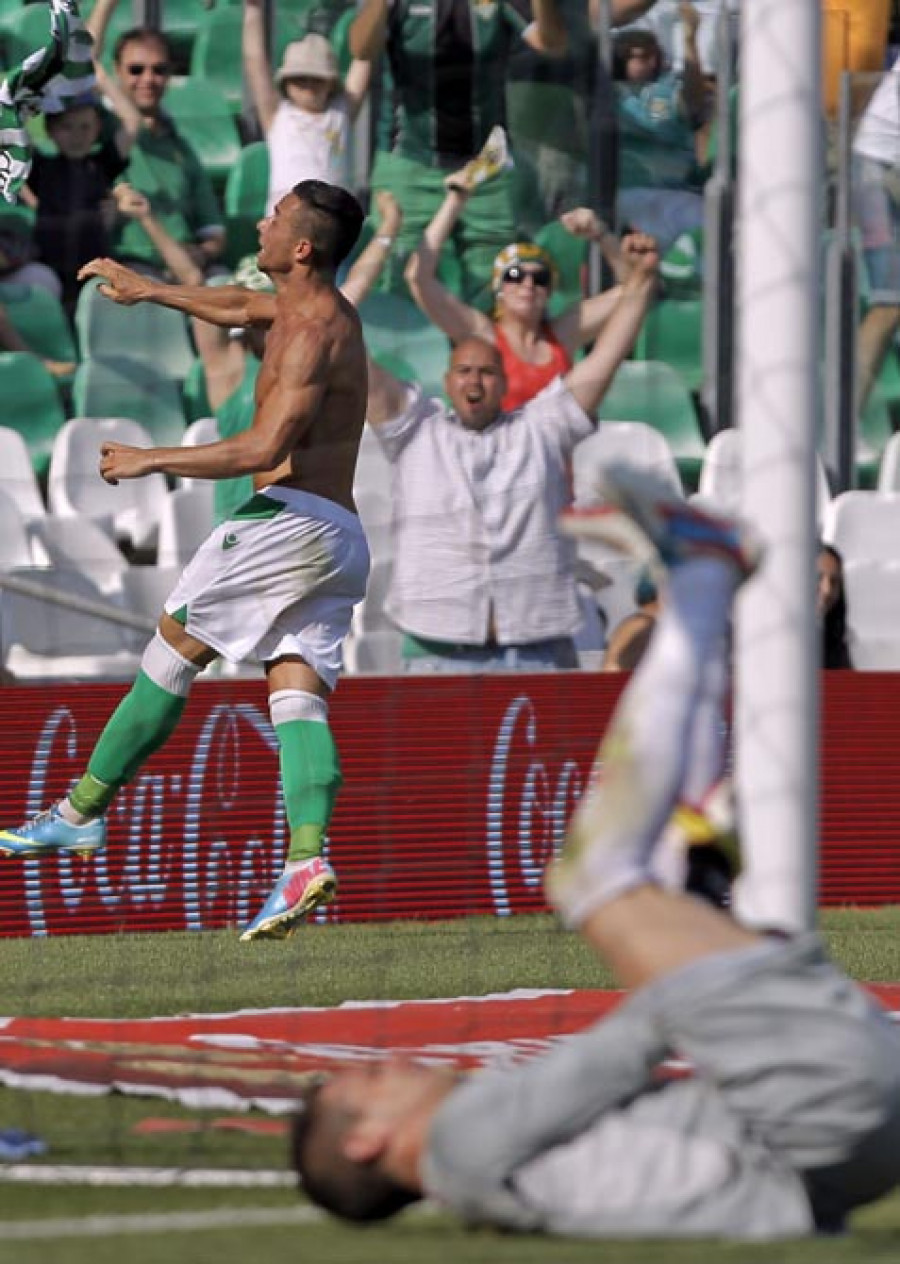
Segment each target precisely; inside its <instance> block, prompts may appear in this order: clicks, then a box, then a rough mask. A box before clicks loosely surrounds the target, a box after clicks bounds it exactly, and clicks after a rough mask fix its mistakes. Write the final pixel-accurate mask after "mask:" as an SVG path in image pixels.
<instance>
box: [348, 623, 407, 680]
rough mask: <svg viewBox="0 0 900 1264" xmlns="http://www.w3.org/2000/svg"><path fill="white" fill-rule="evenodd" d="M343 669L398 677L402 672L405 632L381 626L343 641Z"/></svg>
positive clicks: (352, 673) (364, 673)
mask: <svg viewBox="0 0 900 1264" xmlns="http://www.w3.org/2000/svg"><path fill="white" fill-rule="evenodd" d="M344 668H345V670H346V671H347V672H348V673H349V674H350V675H356V676H396V675H399V674H400V673H401V672H402V671H403V634H402V633H401V632H399V631H398V630H397V629H396V628H380V629H378V630H377V631H374V632H365V633H363V634H362V636H349V637H347V639H346V641H345V642H344Z"/></svg>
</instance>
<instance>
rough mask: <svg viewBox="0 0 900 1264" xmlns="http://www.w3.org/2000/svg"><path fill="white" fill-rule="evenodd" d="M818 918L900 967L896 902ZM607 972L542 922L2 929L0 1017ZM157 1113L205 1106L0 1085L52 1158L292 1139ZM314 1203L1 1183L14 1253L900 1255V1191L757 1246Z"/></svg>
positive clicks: (490, 987) (261, 1156)
mask: <svg viewBox="0 0 900 1264" xmlns="http://www.w3.org/2000/svg"><path fill="white" fill-rule="evenodd" d="M822 925H823V930H824V932H825V934H826V937H827V938H828V940H829V943H830V946H831V949H832V951H833V952H834V954H835V956H836V957H837V958H838V959H839V960H840V961H841V962H843V963H844V964H845V966H846V967H847V968H848V969H849V971H850V972H851V973H852V974H853V975H854V976H855V977H857V978H860V979H864V980H870V981H882V982H892V981H898V980H900V909H883V910H878V911H872V912H858V911H853V910H842V911H834V912H828V913H826V914H824V915H823V919H822ZM611 984H612V981H611V979H610V978H609V976H608V975H607V974H606V973H605V971H604V970H603V968H602V967H600V966H599V965H598V963H597V962H596V961H595V960H594V958H593V957H592V956H591V954H590V953H589V952H588V951H587V950H586V949H585V948H584V946H583V945H582V944H581V943H580V941H579V940H578V939H577V938H576V937H574V936H572V935H569V934H567V933H565V932H563V931H561V930H560V929H559V928H558V927H557V926H556V924H555V923H554V922H553V921H552V920H551V919H549V918H541V917H534V918H531V917H528V918H524V917H523V918H512V919H507V920H498V919H491V918H479V919H472V920H470V921H456V922H444V923H435V924H430V923H404V924H389V925H381V926H346V927H341V926H309V927H304V928H303V929H302V931H301V932H300V933H299V934H297V935H296V936H295V937H294V938H293V939H292V940H290V941H289V942H288V943H287V944H258V945H250V946H248V945H242V944H239V943H238V942H237V938H236V936H234V935H232V934H226V933H214V934H202V935H180V934H157V935H142V936H116V937H95V936H85V937H79V938H58V939H47V940H12V939H10V940H0V1016H2V1015H7V1014H8V1015H14V1014H20V1015H21V1014H27V1015H39V1014H45V1015H56V1014H68V1015H71V1016H94V1017H103V1016H110V1017H137V1016H141V1015H154V1014H172V1013H183V1012H190V1011H193V1012H199V1011H207V1012H222V1011H226V1010H232V1009H239V1008H262V1007H268V1006H279V1005H332V1004H337V1003H339V1002H340V1001H343V1000H347V999H357V1000H365V999H377V998H393V999H405V998H415V997H429V996H458V995H480V994H484V993H487V992H498V991H505V990H508V989H510V988H515V987H564V988H568V987H606V986H611ZM217 1113H219V1114H221V1113H222V1112H217ZM148 1115H152V1116H154V1117H157V1118H159V1117H171V1118H175V1119H190V1120H194V1121H197V1120H200V1121H204V1120H205V1119H206V1118H208V1116H205V1115H204V1113H203V1112H191V1111H188V1110H186V1109H184V1108H182V1107H178V1106H174V1105H170V1104H166V1103H163V1102H160V1101H156V1100H145V1099H135V1098H124V1097H115V1096H114V1097H104V1098H99V1099H96V1098H87V1097H76V1096H63V1095H56V1094H50V1093H35V1092H23V1091H17V1090H12V1089H0V1128H5V1127H22V1128H26V1129H28V1130H30V1131H33V1132H35V1133H37V1134H39V1135H40V1136H42V1137H43V1138H44V1139H45V1140H47V1141H48V1142H49V1144H50V1146H51V1153H50V1155H48V1161H52V1162H55V1163H60V1164H88V1163H92V1164H100V1165H106V1164H111V1165H126V1164H127V1165H131V1164H135V1165H142V1166H144V1165H149V1166H157V1165H158V1166H176V1167H185V1168H197V1167H216V1166H221V1167H240V1168H249V1169H257V1168H259V1169H272V1168H275V1169H280V1168H283V1167H284V1165H285V1156H284V1144H283V1141H281V1140H280V1139H278V1138H271V1137H255V1136H245V1135H240V1134H232V1133H222V1132H218V1131H215V1132H214V1131H213V1130H212V1129H209V1128H205V1127H204V1128H201V1129H200V1130H199V1131H195V1132H191V1133H187V1134H185V1133H177V1134H163V1135H156V1136H151V1137H147V1136H138V1135H135V1134H134V1132H133V1131H132V1127H133V1125H134V1123H135V1122H136V1121H137V1120H139V1119H141V1118H144V1117H146V1116H148ZM236 1212H237V1213H240V1214H242V1215H246V1216H247V1218H248V1219H249V1218H250V1217H251V1216H252V1217H255V1218H257V1219H258V1218H260V1217H261V1218H262V1219H261V1222H259V1223H252V1224H246V1225H243V1226H242V1225H241V1224H240V1223H238V1224H236V1225H235V1224H231V1223H228V1224H221V1225H218V1224H217V1223H216V1218H217V1217H225V1216H233V1214H234V1213H236ZM305 1214H306V1213H305V1212H304V1211H303V1204H302V1202H301V1201H300V1200H299V1199H298V1197H297V1196H296V1194H295V1193H294V1192H293V1191H292V1190H290V1189H268V1190H265V1189H226V1190H216V1189H184V1188H178V1189H152V1188H150V1189H148V1188H125V1189H121V1188H105V1187H101V1188H96V1187H91V1188H88V1187H84V1186H45V1185H39V1184H28V1185H9V1184H4V1183H2V1182H0V1264H7V1261H8V1262H9V1264H58V1262H59V1264H63V1262H64V1264H106V1261H110V1262H112V1261H115V1264H121V1262H122V1261H128V1264H145V1262H146V1264H149V1262H150V1261H153V1262H154V1264H155V1262H156V1261H159V1262H160V1264H162V1262H163V1261H165V1264H180V1262H181V1261H189V1262H190V1264H207V1261H208V1262H209V1264H232V1262H234V1264H237V1262H238V1261H241V1264H249V1262H251V1261H252V1262H253V1264H256V1262H257V1261H261V1260H267V1259H274V1258H277V1257H279V1256H281V1257H285V1258H289V1259H294V1260H298V1261H307V1260H310V1261H312V1260H316V1261H321V1262H322V1264H371V1262H372V1261H373V1260H378V1261H379V1262H380V1264H407V1261H408V1262H409V1264H413V1262H414V1261H415V1264H420V1262H422V1261H428V1262H431V1261H434V1262H435V1264H450V1262H451V1261H452V1262H453V1264H456V1262H459V1264H475V1262H476V1261H478V1262H481V1261H484V1264H507V1262H509V1264H513V1262H515V1264H530V1262H531V1261H535V1262H538V1261H541V1262H543V1261H548V1262H552V1264H557V1262H558V1264H568V1262H569V1261H571V1262H572V1264H577V1262H580V1261H585V1262H587V1261H588V1260H591V1261H596V1260H601V1259H602V1260H603V1262H604V1264H657V1262H659V1264H663V1262H665V1264H688V1262H691V1264H694V1262H695V1261H701V1262H702V1264H720V1262H721V1264H744V1262H745V1261H746V1262H747V1264H754V1262H755V1261H777V1262H778V1264H806V1261H810V1262H812V1261H816V1262H817V1264H819V1262H824V1264H832V1261H833V1262H834V1264H841V1262H842V1261H847V1262H848V1264H849V1262H853V1264H859V1262H862V1261H870V1260H871V1261H880V1260H884V1261H896V1260H897V1259H900V1197H894V1198H892V1199H889V1200H886V1201H885V1202H883V1203H881V1204H879V1205H878V1206H877V1207H874V1208H871V1209H869V1210H867V1211H866V1212H864V1213H862V1214H861V1215H860V1216H859V1217H858V1219H857V1222H856V1223H855V1226H854V1232H853V1233H851V1234H850V1235H848V1236H847V1237H846V1238H843V1239H839V1240H828V1241H815V1242H803V1243H787V1244H778V1245H777V1246H771V1245H770V1246H760V1247H753V1246H735V1245H729V1246H724V1245H723V1246H720V1245H707V1244H704V1245H702V1246H698V1245H697V1244H677V1243H655V1244H654V1243H630V1244H602V1245H598V1244H591V1243H578V1242H568V1241H559V1240H553V1241H550V1240H547V1239H539V1238H525V1239H522V1238H517V1237H510V1236H507V1235H501V1234H495V1233H490V1232H469V1231H466V1230H463V1229H461V1228H460V1227H458V1226H457V1225H456V1224H455V1223H454V1222H453V1221H451V1220H449V1219H447V1218H445V1217H441V1216H436V1215H424V1216H423V1215H409V1216H407V1217H405V1218H403V1219H402V1220H400V1221H398V1222H397V1223H395V1224H393V1225H391V1226H386V1227H383V1228H377V1229H367V1230H350V1229H345V1228H343V1227H340V1226H337V1225H335V1224H333V1223H331V1222H329V1221H324V1220H319V1219H313V1220H308V1219H302V1220H292V1218H295V1217H297V1216H302V1215H305ZM148 1216H149V1217H151V1219H149V1220H148V1219H146V1217H148ZM196 1216H199V1217H200V1218H199V1219H195V1218H194V1217H196ZM135 1217H136V1219H135ZM119 1218H121V1219H119ZM204 1226H205V1227H204ZM4 1230H5V1231H4ZM13 1235H15V1236H13Z"/></svg>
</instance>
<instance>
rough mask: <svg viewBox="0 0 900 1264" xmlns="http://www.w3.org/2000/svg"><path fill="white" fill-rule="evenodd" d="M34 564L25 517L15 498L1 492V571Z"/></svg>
mask: <svg viewBox="0 0 900 1264" xmlns="http://www.w3.org/2000/svg"><path fill="white" fill-rule="evenodd" d="M33 562H34V555H33V552H32V548H31V541H30V539H29V535H28V524H27V522H26V520H25V517H24V516H23V514H22V511H21V510H20V508H19V506H18V504H17V503H16V501H15V500H14V499H13V497H12V496H10V495H9V494H8V493H7V492H5V491H0V571H8V570H11V569H12V567H14V566H31V565H32V564H33Z"/></svg>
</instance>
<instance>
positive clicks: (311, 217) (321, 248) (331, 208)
mask: <svg viewBox="0 0 900 1264" xmlns="http://www.w3.org/2000/svg"><path fill="white" fill-rule="evenodd" d="M291 192H292V193H293V194H294V196H295V197H297V198H299V199H300V201H301V202H302V204H303V206H302V210H301V212H300V214H301V216H302V219H301V223H302V225H303V231H304V233H307V234H308V235H309V239H310V241H311V242H312V246H313V251H314V252H315V255H316V262H317V263H318V265H319V266H320V267H323V268H329V269H331V270H332V271H333V270H334V269H335V268H337V267H338V266H339V265H340V264H342V263H343V262H344V260H345V259H346V258H347V255H349V253H350V251H351V250H352V249H353V247H354V246H355V245H356V242H357V239H358V237H359V234H360V232H361V231H362V226H363V220H364V219H365V216H364V215H363V209H362V207H361V206H360V204H359V202H357V200H356V198H355V197H354V196H353V194H352V193H348V191H347V190H346V189H342V188H341V187H340V185H337V184H326V183H325V181H324V180H301V181H300V183H299V184H295V185H294V187H293V189H292V190H291Z"/></svg>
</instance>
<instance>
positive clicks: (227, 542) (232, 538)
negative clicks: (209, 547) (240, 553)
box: [222, 531, 239, 549]
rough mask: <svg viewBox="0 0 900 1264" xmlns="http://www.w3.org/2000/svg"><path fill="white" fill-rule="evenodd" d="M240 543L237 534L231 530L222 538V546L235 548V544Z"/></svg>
mask: <svg viewBox="0 0 900 1264" xmlns="http://www.w3.org/2000/svg"><path fill="white" fill-rule="evenodd" d="M238 543H239V540H238V538H237V536H236V535H235V534H234V532H233V531H229V532H228V534H227V535H226V536H225V538H224V539H223V540H222V548H223V549H233V548H234V546H235V545H236V544H238Z"/></svg>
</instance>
